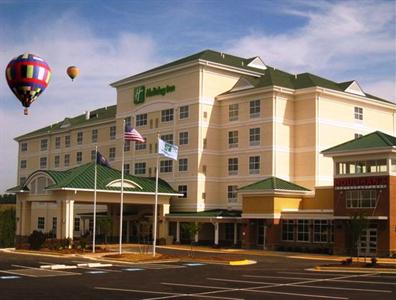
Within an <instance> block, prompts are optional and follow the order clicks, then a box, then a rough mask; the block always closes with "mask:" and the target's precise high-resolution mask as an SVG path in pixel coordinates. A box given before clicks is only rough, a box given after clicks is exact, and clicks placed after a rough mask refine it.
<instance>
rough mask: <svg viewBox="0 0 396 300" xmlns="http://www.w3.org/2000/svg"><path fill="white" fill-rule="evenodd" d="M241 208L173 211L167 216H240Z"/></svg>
mask: <svg viewBox="0 0 396 300" xmlns="http://www.w3.org/2000/svg"><path fill="white" fill-rule="evenodd" d="M241 213H242V212H241V211H240V210H226V209H212V210H205V211H199V212H196V211H189V212H172V213H170V214H167V215H166V216H167V217H201V218H217V217H225V218H239V217H241Z"/></svg>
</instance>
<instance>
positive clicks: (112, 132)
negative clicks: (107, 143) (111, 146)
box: [110, 126, 116, 140]
mask: <svg viewBox="0 0 396 300" xmlns="http://www.w3.org/2000/svg"><path fill="white" fill-rule="evenodd" d="M115 138H116V127H115V126H111V127H110V140H115Z"/></svg>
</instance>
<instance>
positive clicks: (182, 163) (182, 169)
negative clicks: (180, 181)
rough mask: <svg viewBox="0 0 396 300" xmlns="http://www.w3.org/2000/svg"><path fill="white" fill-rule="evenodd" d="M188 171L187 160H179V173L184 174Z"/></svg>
mask: <svg viewBox="0 0 396 300" xmlns="http://www.w3.org/2000/svg"><path fill="white" fill-rule="evenodd" d="M187 170H188V159H187V158H180V159H179V172H185V171H187Z"/></svg>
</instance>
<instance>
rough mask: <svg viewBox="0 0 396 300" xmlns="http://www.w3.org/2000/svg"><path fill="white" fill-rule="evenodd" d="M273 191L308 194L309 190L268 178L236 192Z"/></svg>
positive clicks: (284, 181)
mask: <svg viewBox="0 0 396 300" xmlns="http://www.w3.org/2000/svg"><path fill="white" fill-rule="evenodd" d="M266 190H268V191H274V190H286V191H298V192H308V191H309V189H306V188H305V187H302V186H300V185H297V184H294V183H291V182H289V181H286V180H283V179H280V178H277V177H269V178H266V179H264V180H260V181H257V182H255V183H252V184H249V185H246V186H244V187H241V188H239V189H238V191H266Z"/></svg>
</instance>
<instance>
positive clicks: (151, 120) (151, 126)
mask: <svg viewBox="0 0 396 300" xmlns="http://www.w3.org/2000/svg"><path fill="white" fill-rule="evenodd" d="M152 128H153V119H150V129H152Z"/></svg>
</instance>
